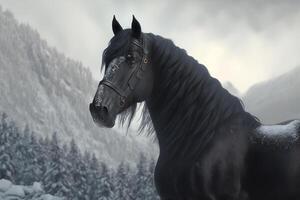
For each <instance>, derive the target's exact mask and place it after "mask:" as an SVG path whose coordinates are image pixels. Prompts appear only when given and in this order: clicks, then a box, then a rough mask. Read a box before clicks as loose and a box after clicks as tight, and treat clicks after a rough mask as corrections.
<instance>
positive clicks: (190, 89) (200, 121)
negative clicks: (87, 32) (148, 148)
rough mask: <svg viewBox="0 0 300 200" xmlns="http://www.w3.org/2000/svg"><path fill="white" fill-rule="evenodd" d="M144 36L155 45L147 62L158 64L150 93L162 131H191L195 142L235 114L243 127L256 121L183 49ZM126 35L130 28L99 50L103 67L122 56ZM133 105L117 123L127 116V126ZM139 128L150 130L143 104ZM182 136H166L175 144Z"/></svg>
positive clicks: (205, 136) (256, 124) (151, 36)
mask: <svg viewBox="0 0 300 200" xmlns="http://www.w3.org/2000/svg"><path fill="white" fill-rule="evenodd" d="M147 36H148V37H149V38H150V41H151V42H152V44H153V45H152V46H153V48H155V51H153V55H152V58H153V59H154V60H152V61H151V62H153V66H160V67H161V68H159V69H157V70H158V72H157V73H156V75H157V76H159V77H156V80H159V88H156V90H155V93H154V94H153V96H154V97H155V98H153V99H155V103H154V105H153V106H154V107H156V109H159V110H161V113H160V116H161V118H160V119H157V121H164V122H165V123H164V124H166V127H164V130H163V131H168V130H178V131H176V132H180V130H185V131H186V132H188V130H194V131H193V132H192V133H190V135H189V137H190V139H191V141H190V142H198V143H199V142H200V141H199V140H201V141H203V140H208V139H209V138H210V137H212V136H213V134H210V133H211V132H212V131H213V130H214V129H216V128H217V126H218V125H220V124H221V123H222V122H224V121H225V120H226V119H228V118H230V117H231V116H233V115H235V114H238V113H243V114H244V115H243V116H245V121H247V124H246V125H247V126H250V127H256V126H258V125H259V124H260V122H259V121H258V119H257V118H255V117H254V116H252V115H251V114H249V113H247V112H245V110H244V106H243V104H242V102H241V100H240V99H239V98H237V97H235V96H233V95H232V94H230V93H229V92H228V91H227V90H226V89H224V88H223V87H222V86H221V84H220V82H219V81H218V80H217V79H215V78H213V77H211V76H210V74H209V72H208V70H207V68H206V67H205V66H204V65H202V64H199V63H198V62H197V61H196V60H195V59H194V58H192V57H191V56H189V55H188V54H187V53H186V51H185V50H184V49H181V48H179V47H177V46H175V45H174V43H173V42H172V41H171V40H169V39H165V38H162V37H160V36H156V35H153V34H151V33H149V34H147ZM130 37H131V36H130V30H125V31H123V32H121V33H120V34H118V35H116V36H115V37H114V38H112V40H111V41H110V45H109V46H108V48H107V49H106V50H105V51H104V53H103V66H105V65H106V64H107V63H109V62H110V61H111V60H112V59H113V58H115V57H117V56H120V55H124V51H126V48H128V46H129V45H128V44H129V41H130ZM136 108H137V105H136V104H134V105H132V106H131V107H130V108H129V109H127V110H126V111H124V112H123V113H121V115H120V116H119V120H120V122H121V124H124V122H125V121H126V119H128V127H129V126H130V123H131V121H132V119H133V116H134V115H135V113H136ZM174 116H175V117H174ZM139 130H140V131H143V130H147V132H148V133H149V134H151V133H153V132H154V129H153V125H152V121H151V118H150V115H149V112H148V108H147V106H146V104H143V111H142V118H141V122H140V127H139ZM197 132H201V135H202V136H201V138H199V136H197V137H196V136H195V134H196V133H197ZM184 137H186V134H177V135H176V134H175V133H173V134H172V133H171V134H170V137H169V139H170V142H171V143H175V142H177V141H180V140H185V139H186V138H184ZM195 138H198V139H195ZM199 144H201V143H199ZM199 146H200V145H199Z"/></svg>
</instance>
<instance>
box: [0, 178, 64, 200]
mask: <svg viewBox="0 0 300 200" xmlns="http://www.w3.org/2000/svg"><path fill="white" fill-rule="evenodd" d="M0 199H1V200H22V199H26V200H63V198H60V197H55V196H52V195H49V194H45V192H44V190H43V188H42V186H41V184H40V183H37V182H35V183H34V184H33V185H32V186H23V185H14V184H12V183H11V182H10V181H8V180H5V179H0Z"/></svg>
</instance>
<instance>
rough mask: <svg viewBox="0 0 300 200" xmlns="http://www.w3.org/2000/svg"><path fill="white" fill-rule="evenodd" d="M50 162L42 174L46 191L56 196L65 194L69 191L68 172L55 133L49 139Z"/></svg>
mask: <svg viewBox="0 0 300 200" xmlns="http://www.w3.org/2000/svg"><path fill="white" fill-rule="evenodd" d="M50 144H51V148H50V164H49V166H48V167H47V172H46V174H45V175H44V179H43V183H44V186H45V190H46V192H48V193H50V194H52V195H56V196H67V195H68V194H69V192H70V188H71V185H70V181H69V177H70V175H69V172H68V170H67V168H66V164H65V161H64V160H63V159H62V158H63V155H62V154H63V152H62V150H61V147H60V146H59V143H58V139H57V134H56V133H54V134H53V136H52V140H51V143H50Z"/></svg>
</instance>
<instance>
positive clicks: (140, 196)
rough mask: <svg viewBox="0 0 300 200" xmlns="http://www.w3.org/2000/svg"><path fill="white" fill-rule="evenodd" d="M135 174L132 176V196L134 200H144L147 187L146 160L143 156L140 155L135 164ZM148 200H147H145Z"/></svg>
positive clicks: (147, 190)
mask: <svg viewBox="0 0 300 200" xmlns="http://www.w3.org/2000/svg"><path fill="white" fill-rule="evenodd" d="M136 168H137V172H136V174H135V175H134V176H133V181H132V183H133V195H134V198H135V199H136V200H146V199H147V197H148V193H149V187H147V186H148V185H147V183H148V180H147V159H146V157H145V155H144V154H142V153H141V154H140V158H139V162H138V163H137V166H136ZM147 200H148V199H147Z"/></svg>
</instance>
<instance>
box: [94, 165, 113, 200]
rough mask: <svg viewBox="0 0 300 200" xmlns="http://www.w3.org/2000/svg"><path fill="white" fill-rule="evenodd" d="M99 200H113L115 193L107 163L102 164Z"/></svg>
mask: <svg viewBox="0 0 300 200" xmlns="http://www.w3.org/2000/svg"><path fill="white" fill-rule="evenodd" d="M100 177H101V178H100V191H99V192H98V196H97V197H98V199H99V200H111V199H112V195H113V192H114V188H113V183H112V178H111V175H110V171H109V169H108V168H107V165H106V164H105V163H103V162H102V163H101V175H100Z"/></svg>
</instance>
